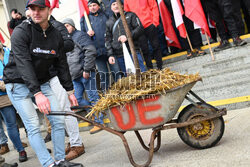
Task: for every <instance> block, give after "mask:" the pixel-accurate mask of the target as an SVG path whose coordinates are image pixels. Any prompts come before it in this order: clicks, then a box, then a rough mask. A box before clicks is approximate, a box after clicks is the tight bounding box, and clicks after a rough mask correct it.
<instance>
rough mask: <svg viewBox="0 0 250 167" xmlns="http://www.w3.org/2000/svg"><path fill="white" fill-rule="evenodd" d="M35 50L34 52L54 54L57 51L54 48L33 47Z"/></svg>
mask: <svg viewBox="0 0 250 167" xmlns="http://www.w3.org/2000/svg"><path fill="white" fill-rule="evenodd" d="M33 52H34V53H42V54H52V55H55V54H56V51H55V50H53V49H52V50H44V49H41V48H36V49H33Z"/></svg>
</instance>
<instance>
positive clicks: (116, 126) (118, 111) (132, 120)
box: [51, 82, 227, 167]
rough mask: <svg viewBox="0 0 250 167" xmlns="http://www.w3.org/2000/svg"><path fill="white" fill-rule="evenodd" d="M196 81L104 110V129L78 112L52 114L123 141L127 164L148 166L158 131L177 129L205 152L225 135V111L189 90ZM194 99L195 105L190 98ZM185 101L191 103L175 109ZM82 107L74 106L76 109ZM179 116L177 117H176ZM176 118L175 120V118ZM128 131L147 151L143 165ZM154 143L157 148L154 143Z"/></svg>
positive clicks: (194, 145)
mask: <svg viewBox="0 0 250 167" xmlns="http://www.w3.org/2000/svg"><path fill="white" fill-rule="evenodd" d="M195 83H196V82H192V83H189V84H186V85H183V86H180V87H177V88H175V89H171V90H169V91H167V92H166V93H165V94H163V95H151V96H145V97H143V98H141V99H138V100H136V101H134V102H132V103H129V104H126V105H125V106H114V107H112V108H110V109H108V110H107V111H106V113H108V117H109V119H110V124H111V128H110V127H104V126H103V125H101V124H98V123H96V122H94V121H92V120H90V119H87V118H85V117H83V116H81V115H79V114H77V113H72V112H66V113H65V112H55V113H51V115H65V116H67V115H70V116H74V117H77V118H79V119H81V120H83V121H85V122H88V123H90V124H92V125H94V126H98V127H100V128H101V129H103V130H105V131H107V132H110V133H112V134H114V135H117V136H119V137H120V138H121V140H122V141H123V144H124V147H125V150H126V152H127V155H128V158H129V161H130V163H131V164H132V165H133V166H134V167H147V166H149V164H150V163H151V161H152V159H153V154H154V152H156V151H158V150H159V149H160V146H161V131H162V130H166V129H172V128H177V132H178V135H179V136H180V138H181V140H182V141H183V142H184V143H186V144H187V145H189V146H191V147H193V148H198V149H205V148H210V147H213V146H214V145H216V144H217V143H218V142H219V141H220V139H221V138H222V136H223V133H224V120H223V117H222V116H223V115H226V112H227V111H226V109H225V108H223V109H217V108H215V107H214V106H212V105H209V104H207V103H206V102H205V101H204V100H202V99H201V98H200V97H199V96H198V95H196V94H195V93H194V92H193V91H191V89H192V87H193V86H194V85H195ZM191 96H193V98H195V99H196V100H198V102H195V101H194V100H192V99H191V98H190V97H191ZM184 99H187V100H188V101H189V102H190V103H191V104H189V105H187V106H186V107H185V108H183V109H182V110H181V112H180V113H179V114H177V113H178V110H179V108H180V106H181V104H182V102H183V101H184ZM79 108H81V107H75V109H79ZM177 115H178V116H177ZM175 116H177V119H176V118H175ZM151 128H152V133H151V136H150V142H149V144H148V145H146V144H145V143H144V141H143V139H142V137H141V135H140V133H139V130H142V129H151ZM127 131H134V132H135V134H136V136H137V138H138V140H139V142H140V143H141V145H142V147H143V148H144V149H145V150H147V151H148V152H149V153H148V159H147V161H146V162H145V163H144V164H141V165H139V164H137V163H136V162H135V161H134V158H133V156H132V153H131V150H130V148H129V144H128V142H127V140H126V138H125V136H124V134H125V133H126V132H127ZM155 140H156V146H155V144H154V142H155Z"/></svg>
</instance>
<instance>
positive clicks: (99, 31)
mask: <svg viewBox="0 0 250 167" xmlns="http://www.w3.org/2000/svg"><path fill="white" fill-rule="evenodd" d="M107 20H108V16H107V15H106V14H105V13H104V12H102V10H99V11H98V16H94V14H93V13H90V14H89V21H90V24H91V27H92V29H93V31H94V32H95V35H94V36H93V37H91V40H92V41H93V42H94V44H95V47H96V50H97V56H102V55H107V50H106V47H105V31H106V22H107ZM80 24H81V30H82V31H84V32H88V28H87V23H86V21H85V19H84V17H82V18H81V23H80Z"/></svg>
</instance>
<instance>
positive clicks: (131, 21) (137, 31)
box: [105, 12, 144, 57]
mask: <svg viewBox="0 0 250 167" xmlns="http://www.w3.org/2000/svg"><path fill="white" fill-rule="evenodd" d="M125 17H126V20H127V23H128V26H129V29H130V31H131V34H132V38H133V41H134V45H135V49H136V50H139V43H138V38H139V36H141V35H142V34H143V33H144V29H143V26H142V24H141V22H140V20H139V18H138V17H137V16H136V14H135V13H132V12H125ZM119 18H120V16H118V17H117V16H116V15H115V14H114V15H113V16H112V17H110V18H109V20H108V21H107V22H106V39H105V45H106V48H107V53H108V54H107V55H108V56H109V57H110V56H117V57H121V56H123V50H122V43H121V42H119V41H118V38H119V37H120V36H121V35H126V33H125V29H124V27H123V24H122V20H121V19H119ZM118 19H119V22H118V25H117V26H116V27H115V28H114V30H113V27H114V25H115V22H116V20H118ZM126 45H127V46H128V42H126ZM128 49H129V47H128Z"/></svg>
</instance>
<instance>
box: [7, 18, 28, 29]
mask: <svg viewBox="0 0 250 167" xmlns="http://www.w3.org/2000/svg"><path fill="white" fill-rule="evenodd" d="M26 19H27V18H26V17H25V16H23V17H22V18H21V19H13V18H12V19H11V20H10V28H11V29H14V28H15V27H16V26H18V25H19V24H21V23H22V22H23V21H24V20H26Z"/></svg>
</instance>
